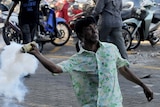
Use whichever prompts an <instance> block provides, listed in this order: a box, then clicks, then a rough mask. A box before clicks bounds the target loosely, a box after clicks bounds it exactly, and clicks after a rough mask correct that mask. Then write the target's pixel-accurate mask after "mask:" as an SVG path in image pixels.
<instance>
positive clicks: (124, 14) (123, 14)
mask: <svg viewBox="0 0 160 107" xmlns="http://www.w3.org/2000/svg"><path fill="white" fill-rule="evenodd" d="M131 16H132V9H122V11H121V17H122V20H125V19H128V18H131Z"/></svg>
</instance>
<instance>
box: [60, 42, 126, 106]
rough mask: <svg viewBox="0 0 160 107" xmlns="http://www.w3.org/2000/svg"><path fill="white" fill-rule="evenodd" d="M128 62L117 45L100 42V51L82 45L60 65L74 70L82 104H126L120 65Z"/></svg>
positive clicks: (73, 73)
mask: <svg viewBox="0 0 160 107" xmlns="http://www.w3.org/2000/svg"><path fill="white" fill-rule="evenodd" d="M128 64H129V63H128V61H127V60H125V59H123V58H122V57H121V55H120V53H119V51H118V49H117V47H116V46H115V45H113V44H110V43H104V42H100V47H99V49H98V50H97V52H96V53H95V52H92V51H87V50H84V49H83V48H82V47H81V48H80V51H79V52H78V53H77V54H75V55H73V56H72V57H70V58H69V59H68V60H66V61H63V62H61V63H59V64H58V65H59V66H61V68H62V70H63V72H69V73H70V75H71V79H72V83H73V88H74V90H75V93H76V95H77V98H78V100H79V102H80V104H81V105H82V107H122V94H121V90H120V86H119V82H118V72H117V68H119V67H122V66H124V65H128Z"/></svg>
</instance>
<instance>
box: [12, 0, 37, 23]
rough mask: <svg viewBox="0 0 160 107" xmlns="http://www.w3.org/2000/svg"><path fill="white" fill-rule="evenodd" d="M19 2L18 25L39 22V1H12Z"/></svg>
mask: <svg viewBox="0 0 160 107" xmlns="http://www.w3.org/2000/svg"><path fill="white" fill-rule="evenodd" d="M12 1H14V2H17V3H19V2H21V5H20V12H19V21H20V23H24V24H25V23H33V22H36V21H38V20H39V4H40V0H12Z"/></svg>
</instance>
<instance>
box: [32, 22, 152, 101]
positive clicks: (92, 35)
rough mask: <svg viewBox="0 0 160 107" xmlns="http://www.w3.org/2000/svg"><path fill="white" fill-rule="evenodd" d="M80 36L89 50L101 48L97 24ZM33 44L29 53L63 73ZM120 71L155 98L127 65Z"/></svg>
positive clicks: (53, 69)
mask: <svg viewBox="0 0 160 107" xmlns="http://www.w3.org/2000/svg"><path fill="white" fill-rule="evenodd" d="M80 37H81V38H79V39H80V40H81V41H82V47H83V48H84V49H86V50H88V51H93V52H96V51H97V50H98V48H99V36H98V29H97V27H96V25H95V24H90V25H89V26H87V27H84V28H83V30H82V33H81V34H80ZM32 46H33V50H31V51H30V52H29V53H30V54H33V55H34V56H35V57H36V58H37V59H38V60H39V61H40V62H41V63H42V64H43V65H44V67H45V68H46V69H48V70H49V71H50V72H52V73H62V72H63V71H62V69H61V68H60V67H59V66H57V65H56V64H54V63H53V62H51V61H49V60H48V59H46V58H45V57H44V56H43V55H42V54H41V53H40V52H39V50H38V49H37V47H36V46H35V45H32ZM118 70H119V72H120V74H121V75H122V76H124V77H125V78H126V79H127V80H129V81H131V82H133V83H135V84H137V85H139V86H141V88H142V89H143V91H144V94H145V96H146V98H147V100H148V101H151V100H152V99H153V92H152V90H151V89H150V88H149V87H148V86H146V85H145V84H144V83H143V82H142V81H141V80H140V79H139V78H138V77H137V76H136V75H134V74H133V73H132V72H131V71H130V70H129V69H128V67H126V66H123V67H120V68H119V69H118Z"/></svg>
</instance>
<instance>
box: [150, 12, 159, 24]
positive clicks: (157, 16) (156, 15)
mask: <svg viewBox="0 0 160 107" xmlns="http://www.w3.org/2000/svg"><path fill="white" fill-rule="evenodd" d="M158 21H160V10H156V11H155V12H154V14H153V19H152V22H153V23H157V22H158Z"/></svg>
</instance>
